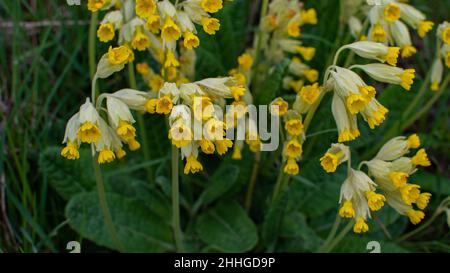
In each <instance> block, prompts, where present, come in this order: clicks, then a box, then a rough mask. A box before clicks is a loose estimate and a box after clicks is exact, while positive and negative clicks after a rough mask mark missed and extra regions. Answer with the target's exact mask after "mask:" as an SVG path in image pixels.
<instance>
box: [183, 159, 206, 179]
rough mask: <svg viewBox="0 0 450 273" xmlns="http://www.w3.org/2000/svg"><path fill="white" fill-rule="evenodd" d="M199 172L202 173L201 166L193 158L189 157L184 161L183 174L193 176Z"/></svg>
mask: <svg viewBox="0 0 450 273" xmlns="http://www.w3.org/2000/svg"><path fill="white" fill-rule="evenodd" d="M200 171H203V166H202V164H201V163H200V162H199V161H198V160H197V158H195V157H194V156H192V155H191V156H189V157H188V158H187V160H186V165H185V166H184V174H189V173H192V174H194V173H198V172H200Z"/></svg>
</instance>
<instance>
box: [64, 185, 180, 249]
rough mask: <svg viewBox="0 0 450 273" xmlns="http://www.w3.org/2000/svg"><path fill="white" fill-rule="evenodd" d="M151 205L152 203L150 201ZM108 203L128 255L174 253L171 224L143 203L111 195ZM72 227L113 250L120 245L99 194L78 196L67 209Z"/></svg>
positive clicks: (109, 194) (120, 239) (67, 215)
mask: <svg viewBox="0 0 450 273" xmlns="http://www.w3.org/2000/svg"><path fill="white" fill-rule="evenodd" d="M147 201H148V202H150V200H147ZM107 202H108V205H109V208H110V211H111V216H112V220H113V223H114V226H115V228H116V229H117V235H118V239H119V241H120V243H121V245H122V246H123V250H124V251H126V252H167V251H171V250H173V243H172V233H171V228H170V225H169V224H167V223H166V224H164V221H162V219H161V217H160V216H158V215H157V214H156V213H154V212H153V211H152V210H150V209H149V208H148V207H147V206H146V205H145V204H144V203H143V202H142V201H141V200H137V199H131V198H125V197H123V196H120V195H118V194H114V193H108V194H107ZM66 217H67V219H69V224H70V226H71V227H72V228H73V229H75V230H76V231H77V232H78V233H80V234H81V235H82V236H83V237H86V238H88V239H89V240H92V241H94V242H96V243H97V244H99V245H102V246H106V247H108V248H111V249H116V250H118V249H117V246H116V245H115V244H114V242H113V241H112V239H111V236H110V234H109V232H108V229H107V227H106V225H105V223H104V219H103V215H102V210H101V207H100V204H99V200H98V194H97V193H96V192H91V193H81V194H78V195H76V196H74V197H73V198H72V199H71V200H70V201H69V203H68V204H67V207H66Z"/></svg>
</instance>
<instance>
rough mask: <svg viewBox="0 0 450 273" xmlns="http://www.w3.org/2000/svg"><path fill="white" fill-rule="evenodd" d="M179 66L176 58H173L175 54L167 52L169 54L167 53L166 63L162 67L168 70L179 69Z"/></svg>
mask: <svg viewBox="0 0 450 273" xmlns="http://www.w3.org/2000/svg"><path fill="white" fill-rule="evenodd" d="M179 66H180V62H179V61H178V60H177V58H175V54H174V53H173V52H172V51H170V50H169V52H167V56H166V61H165V62H164V67H165V68H168V67H179Z"/></svg>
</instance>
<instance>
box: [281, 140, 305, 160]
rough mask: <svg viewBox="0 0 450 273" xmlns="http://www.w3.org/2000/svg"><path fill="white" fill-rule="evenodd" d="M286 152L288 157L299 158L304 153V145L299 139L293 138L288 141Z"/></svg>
mask: <svg viewBox="0 0 450 273" xmlns="http://www.w3.org/2000/svg"><path fill="white" fill-rule="evenodd" d="M284 153H285V155H286V156H287V157H291V158H297V157H299V156H301V155H302V153H303V149H302V145H301V144H300V142H298V140H297V139H292V140H290V141H288V142H287V144H286V147H285V151H284Z"/></svg>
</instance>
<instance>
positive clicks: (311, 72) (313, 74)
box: [304, 69, 319, 83]
mask: <svg viewBox="0 0 450 273" xmlns="http://www.w3.org/2000/svg"><path fill="white" fill-rule="evenodd" d="M304 73H305V77H306V79H307V80H308V81H309V82H311V83H314V82H316V81H317V79H319V72H318V71H317V70H315V69H305V72H304Z"/></svg>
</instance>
